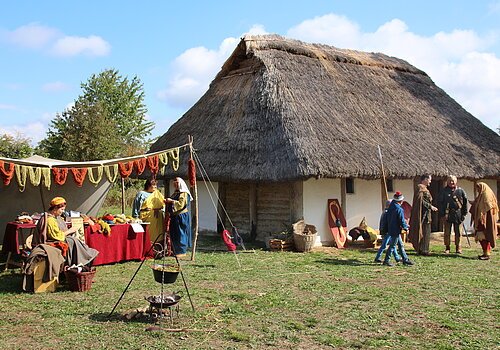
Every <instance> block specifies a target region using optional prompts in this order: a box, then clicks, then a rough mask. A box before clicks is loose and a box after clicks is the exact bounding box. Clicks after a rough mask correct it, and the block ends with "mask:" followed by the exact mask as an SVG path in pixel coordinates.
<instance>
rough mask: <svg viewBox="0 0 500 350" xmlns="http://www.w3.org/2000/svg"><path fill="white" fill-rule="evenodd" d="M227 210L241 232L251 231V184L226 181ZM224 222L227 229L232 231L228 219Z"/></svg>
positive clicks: (247, 232)
mask: <svg viewBox="0 0 500 350" xmlns="http://www.w3.org/2000/svg"><path fill="white" fill-rule="evenodd" d="M224 187H225V195H226V203H225V204H224V205H225V207H226V211H227V213H228V215H229V217H230V219H231V221H232V222H233V225H234V226H236V228H237V229H238V232H239V233H242V234H249V233H250V229H251V228H250V219H249V218H250V205H249V200H248V197H249V190H250V185H249V184H244V183H225V184H224ZM224 224H225V225H226V229H228V230H229V231H231V225H230V223H229V222H228V220H227V219H226V220H225V222H224Z"/></svg>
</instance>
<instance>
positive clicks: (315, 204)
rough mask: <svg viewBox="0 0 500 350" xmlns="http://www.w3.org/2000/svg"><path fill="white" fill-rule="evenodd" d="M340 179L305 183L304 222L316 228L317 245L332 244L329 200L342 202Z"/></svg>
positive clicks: (312, 180) (314, 180) (313, 180)
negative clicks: (333, 199)
mask: <svg viewBox="0 0 500 350" xmlns="http://www.w3.org/2000/svg"><path fill="white" fill-rule="evenodd" d="M340 184H341V182H340V179H318V180H316V179H309V180H306V181H304V189H303V201H304V221H305V222H306V223H307V224H311V225H314V226H316V230H317V231H318V237H317V240H316V244H320V243H321V242H331V241H332V240H333V239H332V235H331V233H330V229H329V227H328V216H327V214H328V213H327V203H328V199H332V198H337V199H338V200H339V202H340V193H341V192H340Z"/></svg>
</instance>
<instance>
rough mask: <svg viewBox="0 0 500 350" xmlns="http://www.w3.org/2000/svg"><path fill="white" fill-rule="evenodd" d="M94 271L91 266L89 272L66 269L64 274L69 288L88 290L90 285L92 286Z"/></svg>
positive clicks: (76, 290)
mask: <svg viewBox="0 0 500 350" xmlns="http://www.w3.org/2000/svg"><path fill="white" fill-rule="evenodd" d="M95 271H96V270H95V268H92V269H91V270H90V271H89V272H76V271H73V270H66V271H65V272H64V274H65V275H66V280H67V281H68V285H69V289H70V290H71V291H73V292H85V291H87V290H90V287H92V281H93V280H94V275H95Z"/></svg>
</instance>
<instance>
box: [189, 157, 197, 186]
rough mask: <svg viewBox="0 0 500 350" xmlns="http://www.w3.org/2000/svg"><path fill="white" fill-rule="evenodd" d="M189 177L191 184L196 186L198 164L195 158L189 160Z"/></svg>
mask: <svg viewBox="0 0 500 350" xmlns="http://www.w3.org/2000/svg"><path fill="white" fill-rule="evenodd" d="M188 177H189V184H190V185H191V187H192V188H194V186H196V164H195V163H194V160H193V159H190V160H188Z"/></svg>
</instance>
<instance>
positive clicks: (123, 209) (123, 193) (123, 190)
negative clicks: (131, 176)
mask: <svg viewBox="0 0 500 350" xmlns="http://www.w3.org/2000/svg"><path fill="white" fill-rule="evenodd" d="M121 179H122V214H125V180H124V179H123V177H122V178H121Z"/></svg>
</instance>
